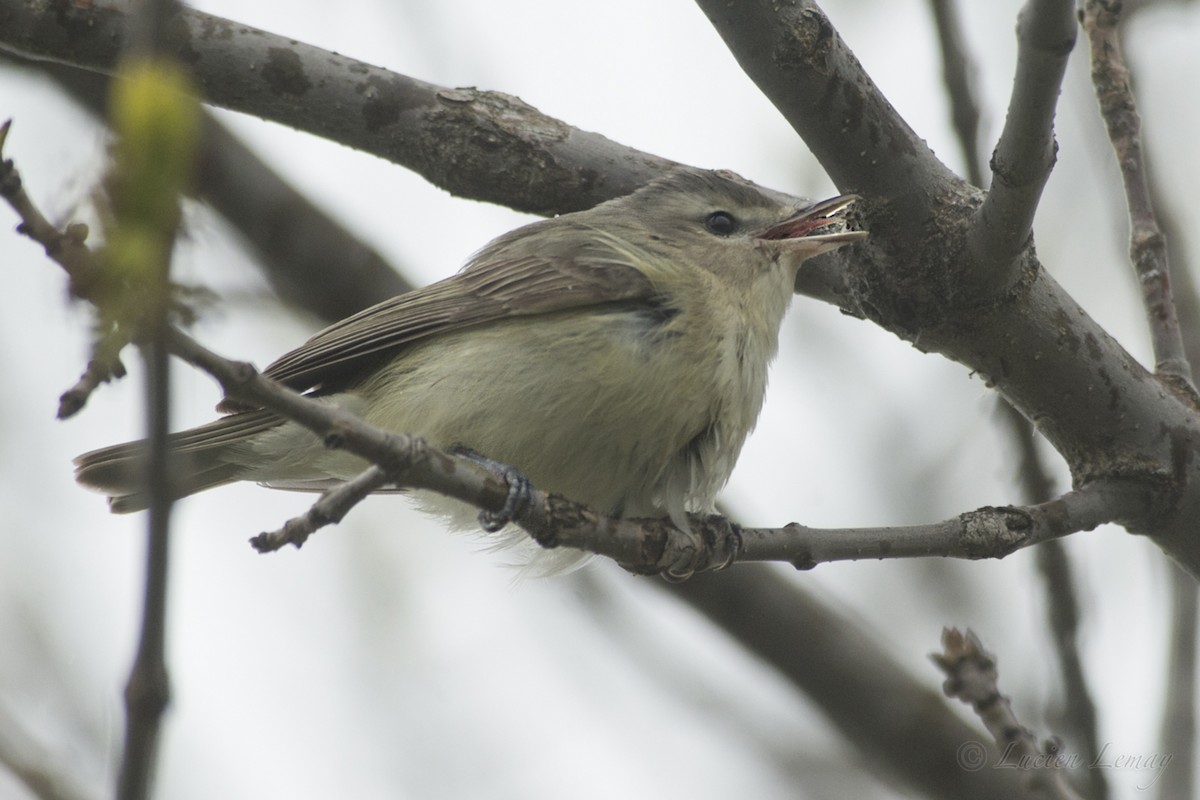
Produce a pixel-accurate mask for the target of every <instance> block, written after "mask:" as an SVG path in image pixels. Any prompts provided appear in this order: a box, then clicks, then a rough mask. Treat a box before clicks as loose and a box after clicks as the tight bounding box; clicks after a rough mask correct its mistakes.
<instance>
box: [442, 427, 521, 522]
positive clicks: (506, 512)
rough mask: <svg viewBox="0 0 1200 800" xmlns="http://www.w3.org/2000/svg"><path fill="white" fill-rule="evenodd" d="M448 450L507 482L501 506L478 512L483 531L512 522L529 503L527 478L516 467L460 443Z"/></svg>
mask: <svg viewBox="0 0 1200 800" xmlns="http://www.w3.org/2000/svg"><path fill="white" fill-rule="evenodd" d="M450 452H451V453H454V454H455V455H460V456H465V457H466V458H469V459H471V460H472V461H474V462H475V463H476V464H478V465H479V466H481V467H483V468H484V469H486V470H487V471H488V472H490V473H492V474H493V475H495V476H496V477H497V478H499V479H500V480H502V481H504V482H505V483H506V484H508V497H507V498H506V499H505V501H504V507H503V508H501V509H500V510H499V511H480V512H479V524H480V526H482V527H483V529H484V530H485V531H487V532H488V533H495V532H496V531H498V530H500V529H501V528H503V527H504V526H505V525H507V524H509V523H510V522H512V521H513V519H514V518H515V517H516V516H518V515H519V514H521V513H522V512H523V511H524V510H525V508H526V506H528V505H529V502H530V498H531V497H532V488H531V487H530V484H529V479H528V478H526V477H525V476H524V475H522V474H521V472H520V471H519V470H518V469H517V468H516V467H514V466H510V465H509V464H503V463H501V462H499V461H496V460H495V459H493V458H488V457H487V456H485V455H484V454H483V453H478V452H476V451H474V450H472V449H471V448H469V447H463V446H462V445H455V446H454V447H451V448H450Z"/></svg>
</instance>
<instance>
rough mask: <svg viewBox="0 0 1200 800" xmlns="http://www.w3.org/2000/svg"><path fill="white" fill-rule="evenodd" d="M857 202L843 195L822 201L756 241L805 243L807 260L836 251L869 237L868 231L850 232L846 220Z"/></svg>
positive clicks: (803, 210)
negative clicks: (847, 213)
mask: <svg viewBox="0 0 1200 800" xmlns="http://www.w3.org/2000/svg"><path fill="white" fill-rule="evenodd" d="M858 199H859V197H858V195H855V194H842V195H838V196H837V197H831V198H829V199H828V200H822V201H821V202H819V203H815V204H813V205H811V206H808V207H806V208H802V209H799V210H797V211H796V213H795V214H793V215H792V216H790V217H788V218H787V219H785V220H783V221H782V222H777V223H775V224H774V225H772V226H770V227H768V228H765V229H764V230H761V231H759V232H758V233H756V234H754V238H755V239H759V240H763V241H795V242H797V243H802V244H803V245H804V246H803V248H802V249H803V250H804V251H805V257H809V256H815V255H817V254H818V253H824V252H826V251H828V250H836V249H837V248H839V247H841V246H842V245H844V244H849V243H850V242H857V241H859V240H860V239H865V238H867V232H866V231H859V230H851V229H850V228H849V227H848V226H849V220H847V219H846V211H847V210H848V209H849V208H850V207H851V206H852V205H854V203H855V202H856V201H857V200H858Z"/></svg>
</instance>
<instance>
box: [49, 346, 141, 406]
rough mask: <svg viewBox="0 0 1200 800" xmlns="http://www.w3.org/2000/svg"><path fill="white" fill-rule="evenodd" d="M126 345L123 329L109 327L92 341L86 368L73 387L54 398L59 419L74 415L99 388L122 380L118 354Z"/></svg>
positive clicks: (123, 374) (123, 375)
mask: <svg viewBox="0 0 1200 800" xmlns="http://www.w3.org/2000/svg"><path fill="white" fill-rule="evenodd" d="M127 344H129V335H128V331H126V330H125V329H123V328H118V327H113V328H110V329H109V330H107V331H105V332H104V333H102V334H101V335H99V336H97V337H96V340H95V341H94V342H92V357H91V359H90V360H89V361H88V364H87V368H86V369H84V371H83V374H82V375H80V376H79V380H78V381H76V382H75V385H74V386H72V387H71V388H70V389H67V390H66V391H65V392H63V393H62V395H61V396H60V397H59V398H58V418H59V419H69V418H70V417H73V416H75V415H76V414H78V413H79V412H80V410H82V409H83V407H84V406H85V405H86V404H87V401H88V399H89V398H90V397H91V396H92V392H94V391H96V389H98V388H99V387H100V385H101V384H103V383H107V382H109V381H111V380H113V379H116V378H124V377H125V365H124V364H122V363H121V351H122V350H124V349H125V345H127Z"/></svg>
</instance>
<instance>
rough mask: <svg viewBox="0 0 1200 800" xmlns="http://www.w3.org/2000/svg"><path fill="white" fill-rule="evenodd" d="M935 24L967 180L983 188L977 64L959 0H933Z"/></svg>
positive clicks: (953, 120)
mask: <svg viewBox="0 0 1200 800" xmlns="http://www.w3.org/2000/svg"><path fill="white" fill-rule="evenodd" d="M929 8H930V11H932V12H933V21H934V28H935V29H936V30H937V35H938V44H939V45H940V46H941V50H942V82H943V83H945V84H946V95H947V97H948V98H949V99H950V111H951V113H950V118H951V121H952V122H953V123H954V133H955V135H956V136H957V137H958V146H959V148H960V149H961V150H962V154H963V161H964V163H965V164H966V167H967V180H968V181H970V182H971V183H972V184H973V185H975V186H978V187H979V188H981V189H982V188H983V167H982V165H981V164H980V163H979V144H978V142H979V101H978V100H977V99H976V97H975V91H974V89H973V88H972V79H973V77H974V74H975V65H974V64H973V63H972V62H971V56H970V54H969V53H968V52H967V44H966V37H965V36H964V34H963V30H962V20H960V19H959V16H958V0H929Z"/></svg>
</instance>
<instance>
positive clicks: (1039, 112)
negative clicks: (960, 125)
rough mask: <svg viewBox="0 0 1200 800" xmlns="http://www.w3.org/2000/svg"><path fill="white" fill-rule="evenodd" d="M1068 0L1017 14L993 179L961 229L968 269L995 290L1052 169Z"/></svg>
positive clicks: (1069, 36) (1070, 30)
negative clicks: (1014, 61) (1014, 48)
mask: <svg viewBox="0 0 1200 800" xmlns="http://www.w3.org/2000/svg"><path fill="white" fill-rule="evenodd" d="M1075 29H1076V23H1075V16H1074V5H1073V2H1072V0H1028V2H1027V3H1026V4H1025V6H1024V7H1023V8H1022V9H1021V13H1020V16H1019V17H1018V19H1017V74H1016V76H1015V77H1014V78H1013V91H1012V97H1011V98H1010V99H1009V103H1008V116H1007V117H1006V119H1005V121H1004V131H1003V132H1002V133H1001V134H1000V141H999V143H998V144H997V145H996V150H995V152H993V153H992V160H991V168H992V183H991V188H990V189H989V191H988V193H987V196H986V197H984V199H983V204H982V205H981V206H980V207H979V210H978V211H976V212H975V219H974V221H973V223H972V225H971V229H970V231H969V232H968V234H967V247H968V250H969V253H970V256H971V260H972V261H973V262H974V263H975V264H976V265H977V267H976V269H975V270H974V273H975V274H976V275H977V276H978V277H981V278H984V279H986V280H987V281H988V282H989V283H990V284H991V286H992V287H994V289H997V290H998V289H1001V288H1003V287H1005V286H1008V285H1010V284H1011V283H1012V282H1013V281H1015V280H1016V279H1017V278H1018V277H1019V276H1020V273H1021V270H1022V264H1021V261H1020V258H1019V257H1020V255H1021V253H1023V252H1024V251H1025V250H1026V249H1027V248H1028V246H1029V240H1030V237H1031V235H1032V229H1033V216H1034V214H1035V213H1036V211H1037V205H1038V201H1039V200H1041V197H1042V190H1043V189H1044V188H1045V186H1046V181H1047V180H1048V179H1049V177H1050V170H1051V169H1053V167H1054V161H1055V158H1056V155H1055V154H1056V152H1057V150H1058V145H1057V143H1056V142H1055V141H1054V109H1055V106H1056V105H1057V103H1058V94H1059V91H1060V90H1061V88H1062V78H1063V74H1064V73H1065V72H1066V68H1067V57H1068V56H1069V55H1070V54H1071V50H1072V48H1074V46H1075Z"/></svg>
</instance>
